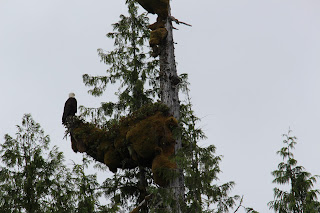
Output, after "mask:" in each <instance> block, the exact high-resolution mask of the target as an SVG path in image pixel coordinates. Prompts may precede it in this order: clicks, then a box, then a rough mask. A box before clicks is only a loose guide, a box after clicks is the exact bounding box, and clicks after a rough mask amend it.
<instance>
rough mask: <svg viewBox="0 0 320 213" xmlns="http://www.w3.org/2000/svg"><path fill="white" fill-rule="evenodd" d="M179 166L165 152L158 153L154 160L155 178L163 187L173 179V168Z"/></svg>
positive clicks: (153, 170)
mask: <svg viewBox="0 0 320 213" xmlns="http://www.w3.org/2000/svg"><path fill="white" fill-rule="evenodd" d="M176 168H177V164H176V163H175V162H173V161H171V160H170V159H169V157H168V156H166V155H164V154H163V153H162V154H160V155H157V156H156V157H155V158H154V159H153V162H152V173H153V180H154V182H155V183H157V184H158V185H159V186H161V187H166V186H168V185H169V182H170V180H171V179H172V175H173V169H176Z"/></svg>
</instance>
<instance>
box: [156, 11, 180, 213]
mask: <svg viewBox="0 0 320 213" xmlns="http://www.w3.org/2000/svg"><path fill="white" fill-rule="evenodd" d="M169 16H170V7H169ZM165 27H166V29H167V31H168V35H167V37H166V39H165V40H164V41H163V42H162V43H161V44H160V45H159V47H160V91H161V92H160V93H161V101H162V103H164V104H166V105H167V106H168V107H169V108H170V113H171V114H172V115H173V116H174V117H175V118H176V119H177V120H179V118H180V101H179V87H178V84H179V82H180V81H179V77H178V74H177V68H176V62H175V56H174V42H173V34H172V22H171V19H170V18H167V19H166V24H165ZM179 149H181V138H178V139H177V141H176V144H175V153H177V152H178V150H179ZM178 168H179V165H178ZM177 172H178V176H177V178H175V179H174V180H172V182H171V184H170V186H169V187H170V188H171V190H172V191H173V194H174V198H175V200H176V201H183V200H184V176H183V172H182V170H181V169H178V170H177ZM177 203H178V205H177V206H176V208H175V210H176V211H175V212H178V213H180V212H181V206H180V204H179V202H177Z"/></svg>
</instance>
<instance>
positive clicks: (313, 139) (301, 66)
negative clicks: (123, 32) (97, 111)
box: [0, 0, 320, 213]
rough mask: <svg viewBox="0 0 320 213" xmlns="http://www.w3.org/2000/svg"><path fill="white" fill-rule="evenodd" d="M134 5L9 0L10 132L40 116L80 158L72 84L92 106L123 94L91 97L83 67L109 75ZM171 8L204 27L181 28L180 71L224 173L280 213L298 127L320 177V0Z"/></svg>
mask: <svg viewBox="0 0 320 213" xmlns="http://www.w3.org/2000/svg"><path fill="white" fill-rule="evenodd" d="M124 2H125V1H124V0H122V1H110V0H109V1H106V0H94V1H88V0H87V1H85V0H69V1H65V0H28V1H25V0H0V74H1V77H0V97H1V110H0V135H1V138H3V135H4V134H5V133H10V134H14V133H15V131H16V129H15V125H16V124H19V123H20V122H21V118H22V115H23V114H24V113H31V114H32V115H33V118H34V119H35V120H36V121H37V122H39V123H40V124H41V126H42V127H43V128H44V130H45V132H46V133H47V134H49V135H50V136H51V139H52V142H51V144H52V145H57V146H58V147H59V148H60V150H61V151H64V152H65V155H66V158H67V159H77V160H79V159H80V158H81V157H80V155H79V154H74V153H73V152H72V150H71V148H70V141H66V140H63V139H62V138H63V135H64V127H63V126H62V125H61V114H62V111H63V105H64V102H65V100H66V99H67V96H68V93H69V92H70V91H74V92H75V93H76V97H77V100H78V103H79V104H80V105H85V106H98V105H99V103H100V102H101V101H107V100H110V99H113V97H112V96H113V91H114V89H113V88H110V89H109V90H108V92H107V93H106V94H105V95H104V96H103V97H102V98H94V97H91V96H90V95H89V94H87V90H88V88H86V87H85V86H84V84H83V83H82V75H83V74H85V73H88V74H99V75H103V74H104V70H105V69H106V66H105V65H104V64H102V63H100V61H99V57H98V55H97V51H96V50H97V49H98V48H103V49H105V50H112V48H113V43H112V40H109V39H107V38H106V37H105V34H106V33H108V32H110V31H112V28H111V24H112V23H115V22H116V21H117V20H118V19H119V18H118V17H119V15H120V14H121V13H126V6H125V4H124ZM199 2H201V3H199ZM171 7H172V15H173V16H175V17H176V18H178V19H179V20H181V21H184V22H187V23H190V24H192V25H193V27H186V26H183V25H181V26H177V28H179V30H178V31H174V38H175V42H177V45H176V61H177V63H178V66H177V68H178V72H179V73H188V74H189V80H190V82H191V96H192V100H193V104H194V109H195V111H196V114H197V115H198V117H200V118H202V122H201V123H200V126H201V127H203V129H204V130H205V132H206V135H207V136H208V140H206V141H204V142H203V144H205V145H209V144H214V145H215V146H216V147H217V153H218V154H221V155H223V156H224V158H223V160H222V163H221V169H222V171H223V173H222V174H221V175H220V179H221V181H222V182H226V181H230V180H233V181H235V182H236V187H235V189H234V190H233V193H234V194H240V195H244V197H245V202H244V204H245V205H246V206H250V207H254V208H255V209H256V210H258V211H260V212H262V213H263V212H271V211H269V210H268V207H267V202H269V201H271V200H272V199H273V190H272V189H273V187H275V185H272V184H271V181H272V176H271V174H270V173H271V171H273V170H274V169H276V166H277V164H278V163H279V162H280V160H281V159H280V158H279V157H278V156H276V154H275V153H276V151H277V150H279V149H280V148H281V147H282V140H283V138H282V137H281V135H282V134H284V133H287V131H288V129H289V127H290V129H292V130H293V135H295V136H297V137H298V145H297V146H296V151H295V156H296V159H297V160H298V163H299V164H301V165H303V166H304V167H305V168H306V169H307V171H309V172H311V173H312V174H314V175H315V174H320V169H319V166H318V165H319V162H320V155H319V154H318V153H319V150H320V143H319V136H318V133H319V129H320V123H319V120H320V100H319V98H320V96H319V92H320V84H319V79H320V74H319V71H318V69H319V67H320V60H319V58H320V42H319V38H320V22H319V21H320V13H319V11H320V1H318V0H303V1H301V0H300V1H297V0H281V1H279V0H229V1H222V0H220V1H212V0H202V1H191V0H175V1H173V2H172V4H171ZM149 16H150V18H151V20H155V16H153V15H149ZM1 140H3V139H0V141H1ZM319 181H320V180H319ZM319 183H320V182H319ZM319 183H318V184H317V185H316V187H317V188H320V184H319Z"/></svg>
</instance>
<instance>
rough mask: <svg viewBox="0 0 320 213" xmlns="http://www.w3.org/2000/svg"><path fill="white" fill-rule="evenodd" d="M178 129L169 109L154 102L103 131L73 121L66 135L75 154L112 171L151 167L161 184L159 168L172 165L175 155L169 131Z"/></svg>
mask: <svg viewBox="0 0 320 213" xmlns="http://www.w3.org/2000/svg"><path fill="white" fill-rule="evenodd" d="M177 126H178V122H177V120H176V119H175V118H174V117H172V116H171V115H170V114H169V109H168V107H167V106H166V105H164V104H161V103H154V104H149V105H146V106H143V107H142V108H140V109H139V110H137V111H135V112H133V113H131V114H129V115H128V116H126V117H122V118H121V119H119V120H118V121H114V122H110V124H109V125H107V126H106V128H103V129H101V128H98V127H96V126H95V125H93V124H90V123H87V122H84V121H82V120H79V119H74V120H73V121H72V122H71V125H70V127H69V128H70V129H69V132H70V133H71V142H72V149H73V150H74V151H75V152H78V151H79V152H86V153H87V154H88V155H90V156H91V157H93V158H94V159H96V160H97V161H100V162H102V163H104V164H106V165H107V166H108V167H109V169H110V171H112V172H116V171H117V169H118V168H120V169H132V168H135V167H137V166H138V165H139V166H145V167H149V168H151V167H152V170H154V171H157V174H155V177H156V178H158V179H159V181H157V182H159V183H158V184H159V185H160V184H162V183H161V180H162V179H163V177H162V176H161V174H160V173H159V172H158V169H165V168H167V167H168V165H169V168H171V167H172V165H174V166H175V164H172V163H171V161H169V157H170V156H171V155H173V153H174V144H175V139H174V136H173V134H172V131H173V130H174V128H176V127H177ZM159 154H160V155H159ZM159 156H160V157H159ZM164 184H165V183H163V185H164Z"/></svg>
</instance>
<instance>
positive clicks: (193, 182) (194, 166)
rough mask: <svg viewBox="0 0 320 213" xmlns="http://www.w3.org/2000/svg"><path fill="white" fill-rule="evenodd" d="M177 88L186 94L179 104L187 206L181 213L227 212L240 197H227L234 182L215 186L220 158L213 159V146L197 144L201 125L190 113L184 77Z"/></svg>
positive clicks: (192, 113)
mask: <svg viewBox="0 0 320 213" xmlns="http://www.w3.org/2000/svg"><path fill="white" fill-rule="evenodd" d="M180 77H181V79H182V84H181V85H180V88H181V89H182V90H183V91H184V94H185V99H186V100H185V103H184V104H181V111H180V112H181V119H180V123H181V129H182V137H181V138H182V144H183V148H182V149H181V151H180V153H179V154H180V155H181V156H180V157H181V158H180V159H181V162H180V164H181V165H182V166H183V168H184V176H185V188H186V198H185V199H186V206H185V209H183V212H191V213H193V212H194V213H196V212H230V211H231V209H232V208H233V207H234V206H235V204H236V201H237V200H238V199H239V196H237V195H236V196H233V197H231V196H229V193H230V191H231V189H232V188H233V186H234V182H227V183H224V184H222V185H216V184H214V181H217V180H219V178H218V174H219V173H220V172H221V170H220V167H219V163H220V161H221V156H216V155H215V150H216V148H215V146H214V145H210V146H207V147H201V146H200V145H199V144H200V141H201V140H203V139H205V138H206V136H205V134H204V132H203V131H202V129H201V128H199V127H197V123H198V122H199V121H200V119H199V118H198V117H196V116H195V113H194V111H193V110H192V103H191V98H190V96H189V88H188V84H189V83H188V82H187V74H182V75H181V76H180Z"/></svg>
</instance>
